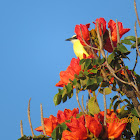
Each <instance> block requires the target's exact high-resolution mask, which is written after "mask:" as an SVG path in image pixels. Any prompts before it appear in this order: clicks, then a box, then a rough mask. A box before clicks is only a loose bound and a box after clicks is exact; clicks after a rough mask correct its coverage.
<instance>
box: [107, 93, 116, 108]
mask: <svg viewBox="0 0 140 140" xmlns="http://www.w3.org/2000/svg"><path fill="white" fill-rule="evenodd" d="M117 98H118V95H115V96H114V97H113V98H112V100H111V103H110V106H109V110H111V107H112V105H113V103H114V101H115V100H116V99H117Z"/></svg>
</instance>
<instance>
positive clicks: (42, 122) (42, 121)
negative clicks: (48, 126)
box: [40, 104, 46, 136]
mask: <svg viewBox="0 0 140 140" xmlns="http://www.w3.org/2000/svg"><path fill="white" fill-rule="evenodd" d="M40 110H41V125H42V128H43V133H44V135H45V136H46V131H45V126H44V120H43V108H42V104H40Z"/></svg>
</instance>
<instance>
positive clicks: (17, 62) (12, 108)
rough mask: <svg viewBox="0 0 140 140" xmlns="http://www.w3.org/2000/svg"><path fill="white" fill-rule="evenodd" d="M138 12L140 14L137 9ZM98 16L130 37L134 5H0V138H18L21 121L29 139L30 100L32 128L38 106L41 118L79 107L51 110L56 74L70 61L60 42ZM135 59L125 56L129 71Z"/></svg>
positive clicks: (24, 0) (37, 1) (37, 0)
mask: <svg viewBox="0 0 140 140" xmlns="http://www.w3.org/2000/svg"><path fill="white" fill-rule="evenodd" d="M137 5H138V6H139V5H140V1H137ZM138 12H139V15H140V7H139V9H138ZM100 17H104V18H105V20H106V21H107V22H108V21H109V20H110V19H113V20H116V19H118V21H121V22H122V23H123V25H124V27H125V28H131V31H129V32H128V33H127V34H126V36H127V35H134V22H135V20H136V16H135V12H134V7H133V0H132V1H128V0H123V1H122V0H117V1H112V0H106V1H103V0H98V1H97V0H96V1H94V0H88V1H84V0H77V1H75V0H71V1H65V0H59V1H57V0H52V1H50V0H4V1H2V0H1V1H0V19H1V21H0V95H1V98H0V111H1V115H0V124H1V127H0V133H1V136H0V137H1V139H5V140H8V139H11V140H15V139H18V138H20V120H22V121H23V128H24V130H23V131H24V134H26V135H30V134H31V131H30V128H29V124H28V119H27V106H28V101H29V98H30V97H31V98H32V100H31V118H32V124H33V128H36V127H38V126H40V124H41V123H40V103H42V105H43V110H44V117H49V115H51V114H53V115H56V114H57V111H58V110H64V108H69V109H73V108H74V107H78V104H77V102H76V100H75V97H73V98H72V99H71V100H68V102H67V103H64V104H60V105H59V106H56V107H55V105H54V104H53V97H54V95H55V94H56V93H57V91H58V88H57V87H55V84H56V83H57V82H58V81H59V79H60V78H59V72H60V71H62V70H66V68H67V66H68V65H69V64H70V61H71V59H72V58H73V57H75V55H74V52H73V48H72V44H71V43H70V42H66V41H65V39H67V38H69V37H71V36H72V35H73V34H74V27H75V25H76V24H86V23H92V22H93V21H95V20H96V18H100ZM93 27H94V26H93ZM139 34H140V30H138V35H139ZM133 52H134V51H133ZM134 55H135V53H132V55H131V56H130V59H131V62H129V61H127V65H129V66H130V67H131V68H132V67H133V63H134V61H135V57H134ZM139 68H140V64H139V65H138V66H137V67H136V72H137V73H139V74H140V72H139V71H138V70H139ZM85 95H87V93H85ZM101 98H102V97H101ZM101 101H102V99H101ZM35 134H36V135H38V134H39V133H38V132H37V133H35Z"/></svg>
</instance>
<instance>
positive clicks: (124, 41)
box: [121, 39, 132, 45]
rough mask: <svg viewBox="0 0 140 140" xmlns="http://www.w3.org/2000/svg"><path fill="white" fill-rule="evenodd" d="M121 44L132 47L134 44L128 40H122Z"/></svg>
mask: <svg viewBox="0 0 140 140" xmlns="http://www.w3.org/2000/svg"><path fill="white" fill-rule="evenodd" d="M121 43H124V44H126V45H132V42H131V41H130V40H128V39H124V40H121Z"/></svg>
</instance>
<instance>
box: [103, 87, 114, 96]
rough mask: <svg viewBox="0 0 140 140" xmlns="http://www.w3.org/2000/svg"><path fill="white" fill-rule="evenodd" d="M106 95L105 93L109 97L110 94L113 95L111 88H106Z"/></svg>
mask: <svg viewBox="0 0 140 140" xmlns="http://www.w3.org/2000/svg"><path fill="white" fill-rule="evenodd" d="M104 93H105V95H108V94H110V93H112V91H111V89H110V88H108V87H107V88H104Z"/></svg>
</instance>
